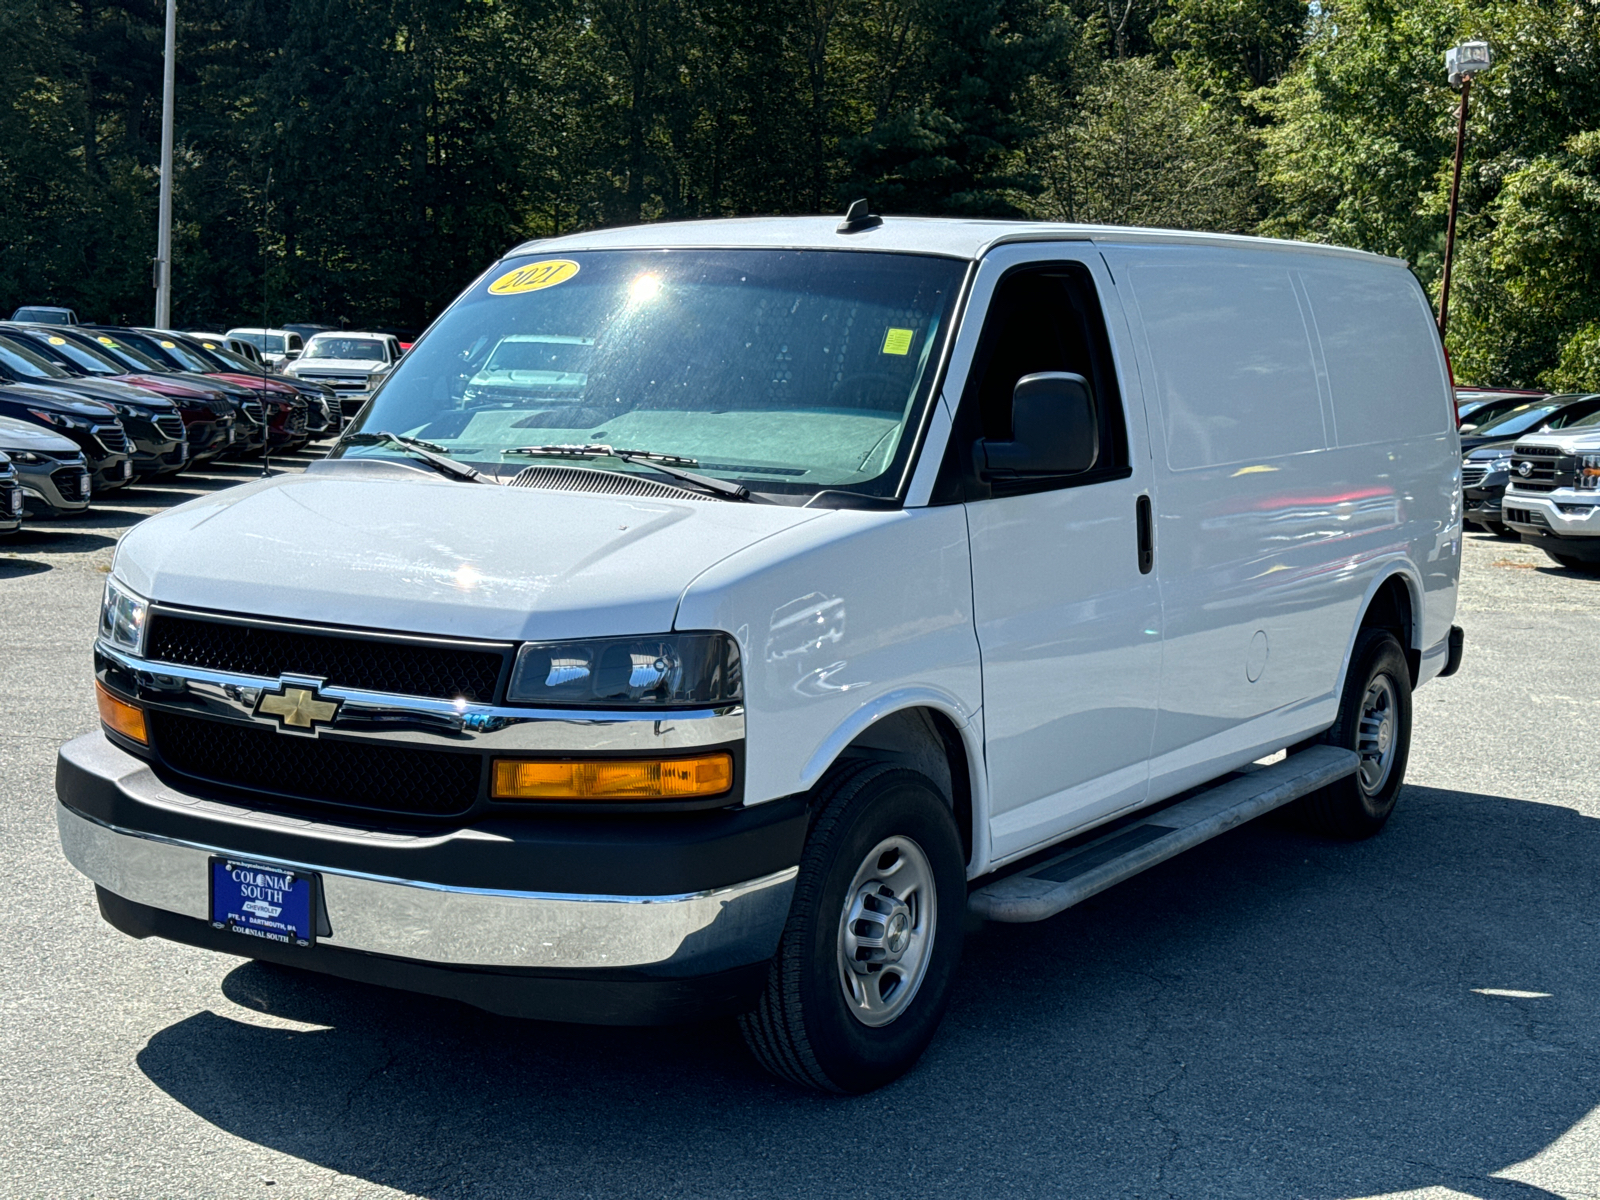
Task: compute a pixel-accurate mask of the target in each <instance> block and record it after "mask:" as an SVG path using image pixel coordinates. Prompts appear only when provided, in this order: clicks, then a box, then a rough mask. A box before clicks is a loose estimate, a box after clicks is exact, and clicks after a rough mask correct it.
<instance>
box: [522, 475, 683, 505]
mask: <svg viewBox="0 0 1600 1200" xmlns="http://www.w3.org/2000/svg"><path fill="white" fill-rule="evenodd" d="M506 486H507V487H525V488H550V489H552V490H555V491H563V492H604V493H605V494H606V495H608V496H646V497H652V498H657V499H662V500H710V499H713V497H711V496H703V495H701V494H700V493H699V492H691V491H690V490H689V489H688V488H681V487H674V486H673V485H671V484H669V483H658V482H657V481H656V480H654V479H642V478H640V477H639V476H637V475H623V474H620V473H619V472H616V471H591V470H589V469H588V468H586V467H526V468H524V469H523V470H521V471H518V472H517V473H516V474H515V475H513V476H512V477H511V478H510V479H509V480H507V481H506Z"/></svg>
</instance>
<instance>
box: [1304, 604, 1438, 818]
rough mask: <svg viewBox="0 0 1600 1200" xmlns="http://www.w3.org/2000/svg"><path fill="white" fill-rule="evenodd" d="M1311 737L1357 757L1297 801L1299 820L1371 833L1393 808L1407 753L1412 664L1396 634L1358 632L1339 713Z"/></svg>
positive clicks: (1403, 772) (1371, 631) (1387, 816)
mask: <svg viewBox="0 0 1600 1200" xmlns="http://www.w3.org/2000/svg"><path fill="white" fill-rule="evenodd" d="M1316 740H1317V741H1318V742H1321V743H1323V744H1325V745H1329V746H1341V747H1343V748H1344V749H1346V750H1354V751H1355V752H1356V754H1357V755H1359V756H1360V760H1361V761H1360V765H1359V766H1358V767H1357V768H1356V772H1355V774H1354V775H1348V776H1346V777H1345V778H1343V779H1341V780H1339V781H1338V782H1337V783H1332V784H1329V785H1328V786H1327V787H1325V788H1321V789H1319V790H1318V791H1315V792H1312V793H1311V795H1309V796H1306V797H1304V798H1303V799H1301V800H1299V801H1297V804H1298V810H1299V814H1300V817H1301V819H1302V821H1303V822H1304V823H1305V824H1306V825H1307V826H1308V827H1309V828H1311V829H1312V830H1314V831H1315V832H1317V833H1321V834H1325V835H1326V836H1328V837H1337V838H1352V839H1354V838H1367V837H1371V836H1372V835H1373V834H1375V833H1377V832H1378V830H1380V829H1382V828H1383V826H1384V823H1385V822H1386V821H1388V819H1389V814H1390V813H1392V812H1393V811H1394V804H1395V800H1396V799H1397V798H1398V796H1399V795H1400V785H1401V784H1402V783H1404V782H1405V774H1406V761H1407V759H1409V758H1410V756H1411V668H1410V667H1409V666H1407V664H1406V656H1405V651H1403V650H1402V649H1401V648H1400V643H1399V642H1398V641H1397V640H1396V639H1395V636H1394V634H1392V633H1389V632H1388V631H1387V630H1383V629H1363V630H1362V631H1361V632H1360V633H1359V634H1358V635H1357V637H1356V646H1355V652H1354V653H1353V654H1352V655H1351V656H1350V673H1349V674H1348V675H1347V676H1346V677H1345V685H1344V692H1343V694H1342V695H1341V696H1340V697H1339V716H1338V719H1337V720H1336V721H1335V722H1334V724H1333V728H1331V729H1329V730H1328V731H1327V732H1326V733H1324V734H1323V735H1322V736H1321V737H1320V738H1318V739H1316Z"/></svg>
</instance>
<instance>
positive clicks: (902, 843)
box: [739, 763, 967, 1093]
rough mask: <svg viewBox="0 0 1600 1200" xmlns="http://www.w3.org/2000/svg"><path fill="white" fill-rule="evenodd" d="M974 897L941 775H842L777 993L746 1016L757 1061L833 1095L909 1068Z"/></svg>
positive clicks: (941, 998)
mask: <svg viewBox="0 0 1600 1200" xmlns="http://www.w3.org/2000/svg"><path fill="white" fill-rule="evenodd" d="M966 901H967V887H966V867H965V863H964V861H963V857H962V853H961V838H960V835H959V834H958V833H957V831H956V825H955V820H954V818H953V817H952V815H951V812H950V807H949V805H948V804H947V803H946V802H945V800H944V797H943V796H942V795H940V793H939V790H938V788H937V787H936V786H935V785H934V784H933V782H932V781H931V780H929V779H928V778H927V777H926V776H924V775H921V774H918V773H917V772H915V771H910V770H906V769H904V768H900V767H893V766H889V765H886V764H883V763H862V764H851V765H849V766H847V767H845V768H844V769H842V770H840V771H838V772H837V773H835V774H833V775H831V776H830V777H829V778H828V779H826V780H825V781H824V782H823V783H822V784H821V785H819V787H818V789H817V793H816V796H815V817H814V818H813V821H812V825H811V833H810V835H809V837H808V838H807V840H806V849H805V854H804V856H803V857H802V859H801V862H800V874H799V877H798V878H797V879H796V880H795V892H794V901H793V903H792V904H791V906H790V909H789V920H788V923H787V925H785V927H784V932H783V938H782V941H781V942H780V943H779V946H778V953H777V956H776V957H775V958H774V959H773V963H772V968H771V972H770V974H769V975H768V978H767V986H766V991H765V992H764V993H763V994H762V997H761V1000H760V1003H759V1005H758V1006H757V1008H756V1009H755V1011H754V1012H751V1013H747V1014H745V1015H744V1016H742V1017H740V1018H739V1026H740V1029H741V1030H742V1032H743V1033H744V1037H745V1041H746V1042H747V1043H748V1044H749V1046H750V1049H751V1051H752V1053H754V1055H755V1056H756V1058H757V1060H758V1061H760V1063H761V1065H762V1066H764V1067H766V1068H767V1070H769V1071H771V1072H772V1073H773V1074H774V1075H777V1076H779V1077H780V1078H783V1079H787V1080H789V1081H790V1082H792V1083H798V1084H801V1085H803V1086H807V1087H814V1088H819V1089H821V1090H823V1091H830V1092H857V1093H859V1092H867V1091H871V1090H872V1089H873V1088H876V1087H881V1086H882V1085H884V1084H886V1083H888V1082H889V1081H890V1080H893V1079H896V1078H898V1077H899V1076H900V1075H902V1074H904V1073H905V1072H906V1071H908V1070H910V1069H911V1067H912V1066H913V1065H915V1063H916V1061H917V1059H918V1058H919V1057H921V1055H922V1052H923V1051H924V1050H925V1049H926V1048H927V1046H928V1043H929V1042H930V1041H932V1040H933V1035H934V1032H935V1030H937V1029H938V1026H939V1021H940V1019H941V1018H942V1017H943V1016H944V1010H945V1006H946V1004H947V1003H948V1002H949V998H950V988H951V983H952V981H953V979H954V977H955V970H956V963H957V961H958V960H959V959H960V957H961V936H962V918H963V915H964V912H965V909H966Z"/></svg>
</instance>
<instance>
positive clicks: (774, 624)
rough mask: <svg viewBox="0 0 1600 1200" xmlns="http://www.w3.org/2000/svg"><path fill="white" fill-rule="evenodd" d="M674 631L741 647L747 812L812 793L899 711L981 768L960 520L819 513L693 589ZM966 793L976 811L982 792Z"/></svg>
mask: <svg viewBox="0 0 1600 1200" xmlns="http://www.w3.org/2000/svg"><path fill="white" fill-rule="evenodd" d="M675 627H676V628H678V629H726V630H729V631H730V632H732V633H733V634H734V636H735V637H736V638H737V639H738V641H739V648H740V651H741V653H742V655H743V659H744V685H745V706H746V718H745V730H746V738H747V740H748V746H749V754H748V759H747V774H746V778H745V796H746V802H747V803H760V802H762V801H765V800H771V799H775V798H777V797H779V796H787V795H791V794H793V793H795V792H799V791H803V790H805V789H806V788H808V787H810V786H811V785H812V784H813V783H815V782H816V781H817V779H818V777H820V776H821V774H822V772H823V771H824V770H826V769H827V767H828V765H829V763H831V762H832V761H833V758H834V757H835V756H836V755H837V754H838V752H839V751H841V750H843V749H844V747H845V746H846V745H848V744H849V742H850V741H851V739H852V738H853V737H854V736H855V735H856V734H858V733H860V732H861V731H862V730H864V729H865V728H866V727H867V726H868V725H870V724H871V723H872V721H873V720H876V719H878V718H880V717H882V716H885V715H887V714H888V713H889V712H892V711H895V710H896V709H899V708H910V707H914V706H926V707H930V708H934V709H937V710H938V711H941V712H943V713H944V714H945V715H947V716H948V717H949V718H950V719H951V721H952V722H953V723H954V724H955V725H956V727H957V729H959V730H961V731H962V736H963V738H964V739H965V740H966V742H967V746H968V757H969V759H970V760H971V762H972V764H973V766H974V768H981V764H982V741H981V738H982V733H981V726H980V724H979V722H978V716H979V710H980V708H981V705H982V686H981V682H980V679H979V667H978V646H977V641H976V638H975V637H974V635H973V628H972V579H971V572H970V567H969V559H968V552H967V527H966V521H965V519H964V517H963V515H962V512H961V509H960V508H959V507H948V508H923V509H906V510H902V511H899V512H861V511H843V510H840V511H833V512H827V513H824V514H822V515H820V516H819V517H818V518H817V519H815V520H813V521H810V522H807V523H806V524H803V525H798V526H795V527H793V528H790V529H788V530H786V531H783V532H781V533H778V534H777V535H776V536H773V537H769V538H767V539H766V540H765V541H762V542H759V543H757V544H755V545H753V546H751V547H749V548H748V549H746V550H744V551H742V552H740V553H739V554H736V555H733V556H732V557H730V558H726V559H724V560H723V561H721V562H719V563H717V564H716V565H715V566H712V567H711V568H710V569H708V570H706V571H705V572H704V573H702V574H701V575H700V576H698V577H697V578H696V579H695V580H694V581H693V582H691V583H690V584H689V586H688V587H687V588H686V589H685V590H684V593H683V597H682V599H681V601H680V603H679V607H678V614H677V620H676V622H675ZM973 774H974V775H976V776H981V774H982V772H981V769H975V770H974V772H973ZM973 783H974V795H973V804H974V808H977V807H978V805H979V801H980V796H981V787H982V781H981V779H976V778H975V779H974V780H973ZM977 849H978V848H977V847H976V846H975V847H974V850H975V854H976V851H977ZM975 861H976V858H975Z"/></svg>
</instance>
